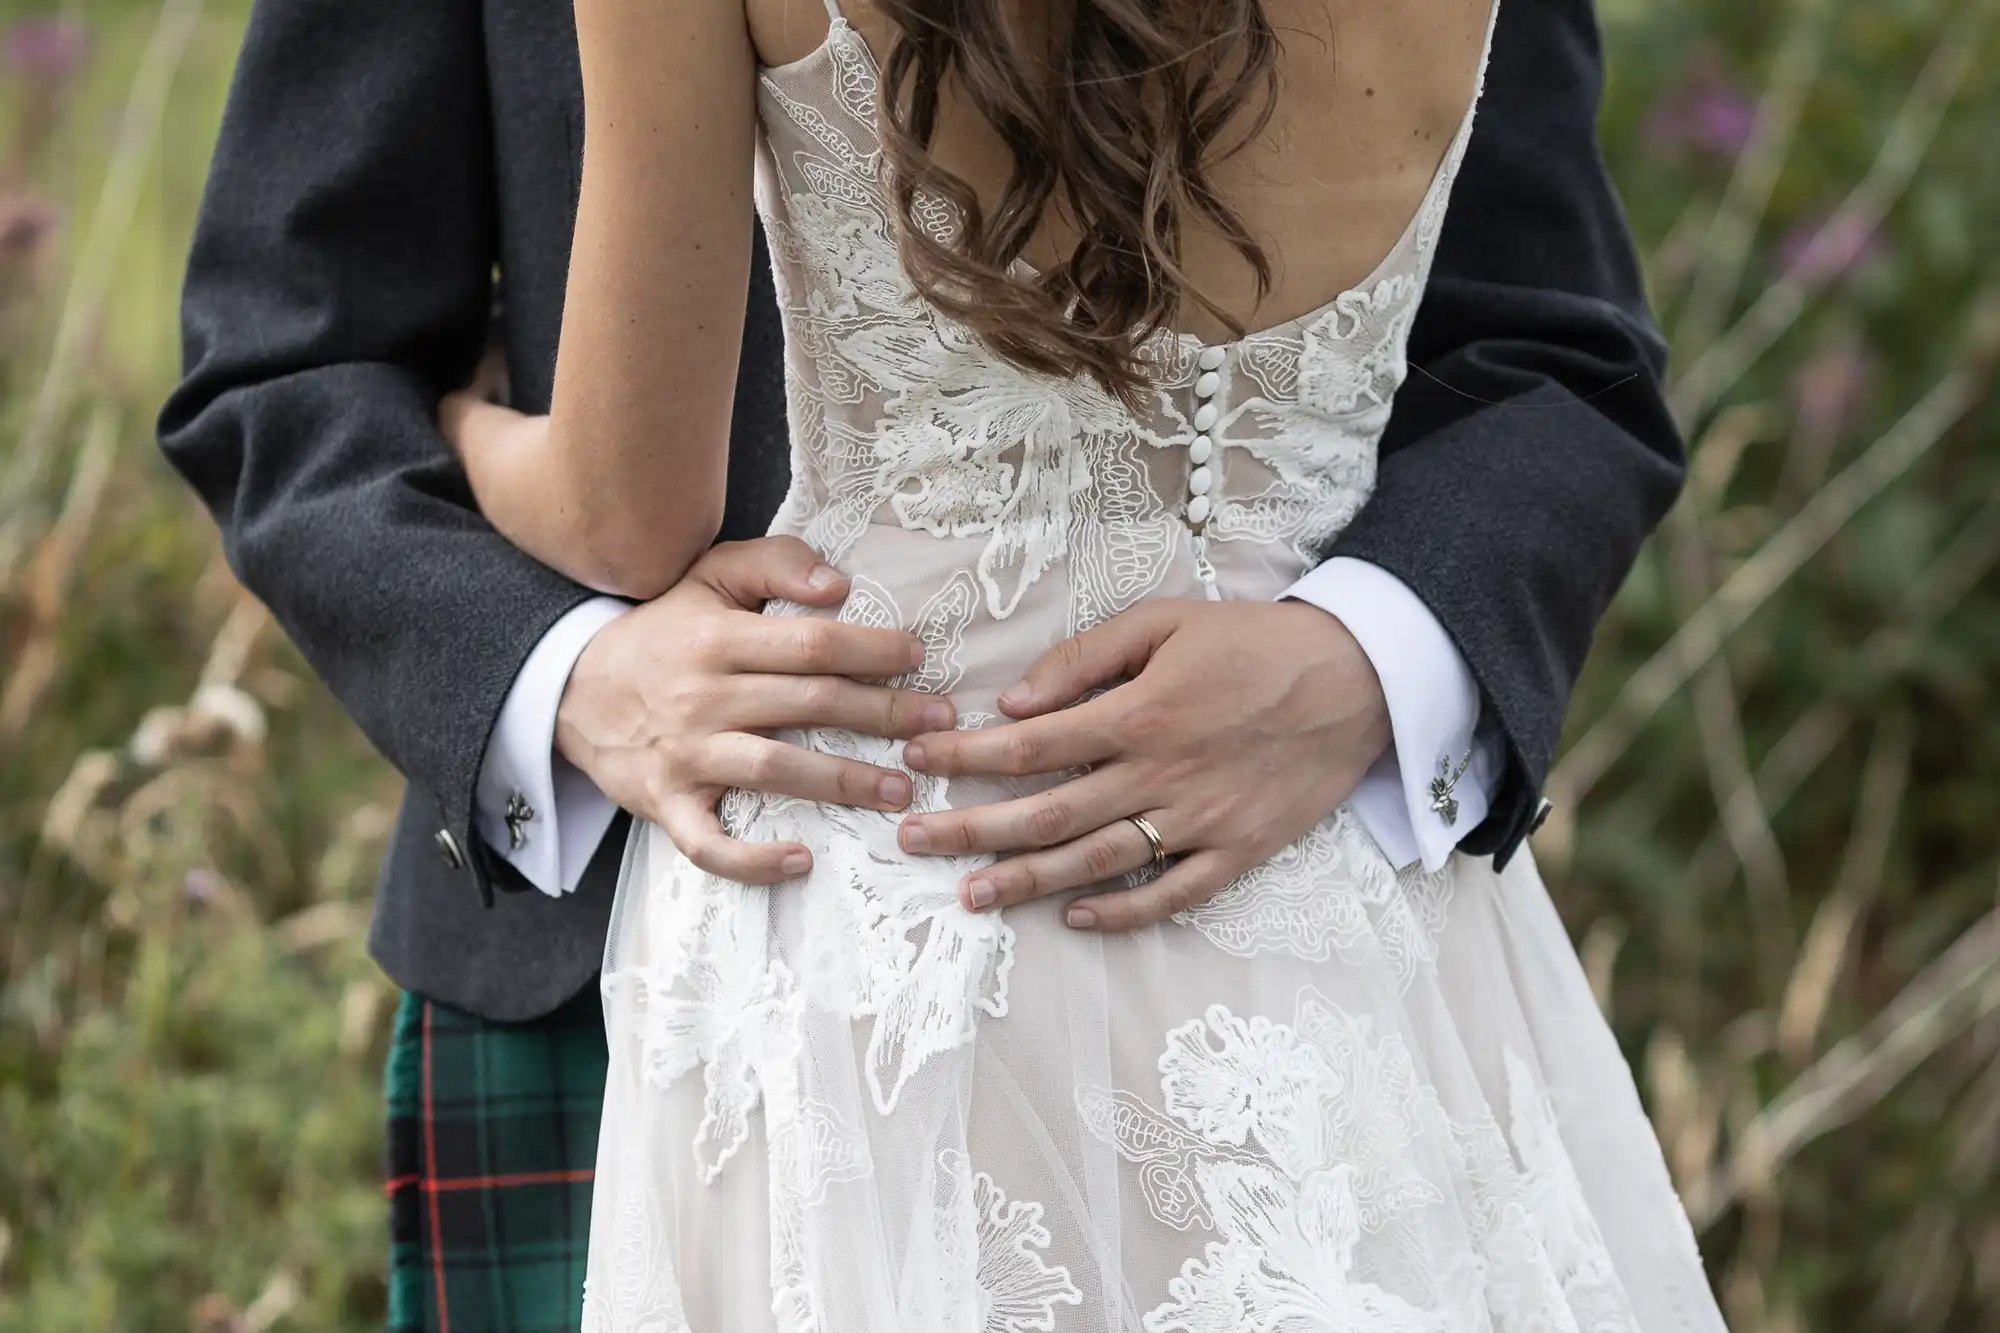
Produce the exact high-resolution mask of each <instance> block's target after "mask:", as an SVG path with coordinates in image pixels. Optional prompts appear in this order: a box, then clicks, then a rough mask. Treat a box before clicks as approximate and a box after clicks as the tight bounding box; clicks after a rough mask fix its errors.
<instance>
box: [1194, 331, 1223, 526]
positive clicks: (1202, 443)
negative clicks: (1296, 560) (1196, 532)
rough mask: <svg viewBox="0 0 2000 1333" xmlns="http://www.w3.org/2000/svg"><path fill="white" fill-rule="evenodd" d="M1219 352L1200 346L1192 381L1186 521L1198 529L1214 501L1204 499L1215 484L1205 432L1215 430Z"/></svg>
mask: <svg viewBox="0 0 2000 1333" xmlns="http://www.w3.org/2000/svg"><path fill="white" fill-rule="evenodd" d="M1222 358H1223V351H1222V349H1221V348H1220V347H1204V348H1202V349H1201V355H1200V356H1199V357H1198V358H1196V360H1195V364H1196V365H1197V366H1199V367H1201V377H1200V378H1199V379H1197V380H1196V381H1195V382H1194V402H1195V408H1194V429H1195V437H1194V440H1193V442H1191V443H1190V444H1189V445H1188V462H1189V463H1190V464H1191V465H1192V466H1191V467H1190V468H1189V470H1188V483H1187V485H1188V502H1187V521H1188V522H1189V523H1191V524H1193V525H1194V526H1195V527H1200V526H1201V525H1202V524H1204V523H1206V522H1207V521H1208V515H1209V511H1210V510H1211V509H1212V508H1214V502H1213V501H1212V500H1210V499H1209V498H1208V492H1209V488H1210V487H1212V486H1213V485H1215V473H1214V471H1213V470H1212V469H1211V468H1210V467H1209V465H1208V460H1209V459H1210V458H1211V457H1213V456H1214V454H1215V441H1214V440H1213V439H1212V438H1211V437H1210V436H1209V431H1211V430H1213V429H1214V428H1215V418H1216V407H1215V391H1216V390H1217V389H1219V388H1221V387H1222V376H1221V375H1220V374H1218V373H1217V372H1218V371H1220V370H1221V369H1222Z"/></svg>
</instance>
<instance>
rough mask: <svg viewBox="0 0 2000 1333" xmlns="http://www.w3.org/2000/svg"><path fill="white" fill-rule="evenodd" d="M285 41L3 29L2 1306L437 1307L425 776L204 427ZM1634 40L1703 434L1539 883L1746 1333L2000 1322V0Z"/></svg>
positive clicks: (1650, 176)
mask: <svg viewBox="0 0 2000 1333" xmlns="http://www.w3.org/2000/svg"><path fill="white" fill-rule="evenodd" d="M245 12H246V5H245V0H73V2H72V3H69V4H66V5H60V6H49V5H40V6H33V5H24V4H21V3H7V4H0V969H4V971H0V1331H10V1330H34V1331H35V1333H43V1331H45V1330H65V1331H66V1330H72V1329H75V1330H125V1329H131V1330H140V1331H141V1333H154V1331H155V1330H176V1329H199V1330H213V1331H215V1333H221V1331H223V1330H228V1331H229V1333H238V1331H243V1333H248V1331H249V1330H261V1329H266V1328H271V1329H299V1330H322V1329H324V1330H334V1329H340V1330H346V1329H357V1330H358V1329H363V1328H367V1327H371V1326H375V1325H379V1322H380V1317H381V1312H382V1302H383V1291H382V1271H381V1270H382V1263H383V1253H384V1244H383V1235H382V1228H383V1218H382V1214H381V1205H380V1193H379V1187H378V1185H377V1183H376V1180H377V1175H376V1173H377V1156H378V1149H377V1142H378V1133H379V1129H378V1122H379V1115H380V1106H379V1098H380V1093H379V1086H378V1070H379V1066H380V1059H381V1055H382V1042H383V1038H384V1024H385V1020H386V1015H387V1012H388V1008H389V1005H390V1002H391V1000H392V998H393V995H392V992H391V990H390V988H389V987H388V985H387V983H386V982H385V981H384V980H383V979H382V978H381V977H380V976H379V974H377V973H376V972H375V971H374V969H373V968H372V966H371V965H370V964H369V963H368V962H367V960H366V958H365V955H364V953H363V950H362V945H361V934H362V931H363V929H364V926H365V921H366V904H367V895H368V892H369V888H370V886H371V883H372V877H373V870H374V863H375V859H376V857H377V856H378V855H379V853H380V850H381V847H382V841H383V838H384V836H385V833H386V827H387V822H388V819H389V814H390V812H391V811H392V810H393V808H394V802H395V797H396V792H397V781H396V779H395V777H394V775H393V774H391V773H390V772H388V771H387V770H386V768H385V767H384V766H383V765H382V764H381V763H380V762H379V761H378V760H376V759H375V758H374V757H372V756H371V755H370V754H369V753H368V751H367V749H366V747H365V746H364V745H363V744H362V742H361V741H360V740H359V738H358V736H357V735H356V734H355V733H354V731H353V730H352V728H351V727H350V726H349V725H348V724H347V723H346V722H345V720H344V719H343V718H342V717H341V716H340V714H339V712H338V710H337V709H336V708H335V707H334V706H333V705H332V703H331V701H330V700H329V699H328V698H327V696H326V695H325V693H324V691H323V690H322V689H321V688H320V687H319V686H318V685H317V684H316V683H315V682H314V681H313V679H312V677H311V674H310V672H309V671H308V670H306V668H305V667H304V665H303V664H302V663H301V662H300V661H299V660H298V658H297V657H296V655H295V654H294V653H293V652H292V651H291V650H290V648H289V647H288V646H287V645H286V644H285V643H284V642H283V640H282V637H281V636H280V635H279V634H277V633H276V632H275V631H274V630H273V629H272V627H271V626H270V624H269V621H268V619H267V618H266V617H265V615H264V613H263V612H262V611H261V610H260V609H259V608H258V607H257V606H256V604H255V603H254V602H253V601H251V600H249V599H248V598H246V597H245V596H244V594H243V593H242V592H241V591H240V590H239V589H238V588H237V587H236V586H235V585H234V583H233V582H232V580H231V579H230V577H229V575H228V573H227V571H226V570H225V568H224V567H223V565H222V563H221V561H220V559H219V556H218V554H217V549H216V543H215V540H214V536H213V534H212V532H211V530H210V528H209V525H208V523H207V521H206V519H205V518H204V516H202V515H201V514H200V513H199V511H198V509H197V507H196V506H195V504H194V503H193V501H192V500H191V499H190V498H189V497H188V496H187V495H185V494H184V493H183V491H182V489H181V488H180V486H179V485H178V483H177V482H175V481H174V480H173V479H172V478H171V477H170V476H169V475H168V474H167V472H166V470H165V469H164V467H163V466H162V465H161V464H160V462H159V461H158V460H157V458H156V457H155V455H154V451H153V447H152V443H151V420H152V414H153V412H154V410H155V409H156V407H157V404H158V402H159V400H160V398H161V396H162V395H163V394H164V393H165V391H166V389H167V388H168V386H169V385H170V384H171V382H172V378H173V375H174V371H175V364H176V358H177V345H176V336H175V322H174V305H175V300H176V295H177V286H178V280H179V269H180V263H181V257H182V253H183V250H184V247H185V244H186V239H187V233H188V228H189V225H190V222H191V219H192V213H193V208H194V204H195V201H196V198H197V196H198V192H199V188H200V183H201V178H202V174H203V171H204V169H205V166H206V158H207V153H208V150H209V147H210V144H211V143H212V139H213V133H214V125H215V122H216V117H217V115H218V113H219V109H220V104H221V98H222V94H223V90H224V88H225V85H226V80H227V76H228V71H229V67H230V62H231V60H232V58H233V55H234V50H235V46H236V43H237V41H238V40H239V39H240V34H241V28H242V23H243V20H244V16H245ZM1600 12H1601V15H1602V18H1603V20H1604V23H1605V27H1606V35H1607V50H1608V59H1609V69H1610V74H1611V79H1610V86H1609V97H1608V102H1607V107H1606V112H1605V118H1604V138H1605V145H1606V151H1607V155H1608V157H1609V158H1610V161H1611V165H1612V168H1613V171H1614V174H1615V175H1616V176H1617V177H1618V179H1619V181H1620V184H1621V186H1622V188H1623V190H1624V192H1625V195H1626V199H1627V203H1628V206H1629V208H1630V211H1631V214H1632V220H1633V226H1634V230H1635V232H1636V233H1637V234H1638V236H1639V238H1640V241H1641V245H1642V249H1643V250H1644V252H1645V254H1646V256H1647V259H1648V272H1649V276H1650V279H1651V282H1652V284H1653V291H1654V297H1655V301H1656V304H1657V306H1658V308H1659V310H1660V314H1661V318H1662V322H1663V325H1664V327H1666V328H1667V329H1668V331H1669V333H1670V334H1671V336H1672V337H1673V340H1674V343H1675V370H1674V378H1673V384H1672V393H1673V402H1674V406H1675V410H1676V411H1677V413H1678V414H1679V415H1680V418H1681V420H1682V422H1683V424H1684V426H1685V427H1686V429H1687V430H1688V433H1689V435H1690V437H1691V438H1692V439H1693V440H1694V441H1695V454H1694V466H1693V471H1692V476H1691V479H1690V485H1689V487H1688V491H1687V495H1686V497H1685V499H1684V501H1683V503H1682V504H1681V506H1680V507H1679V508H1678V509H1677V510H1676V511H1675V513H1674V515H1673V516H1672V518H1671V519H1670V520H1669V521H1668V523H1667V524H1666V526H1665V527H1664V529H1663V531H1662V532H1661V534H1660V535H1659V537H1658V539H1657V540H1656V541H1655V542H1654V543H1653V544H1652V545H1651V546H1650V547H1649V549H1648V551H1647V553H1646V555H1645V556H1644V558H1643V559H1642V562H1641V564H1640V567H1639V569H1638V570H1637V571H1636V573H1635V574H1634V576H1633V578H1632V580H1631V581H1630V583H1629V585H1628V586H1627V587H1626V589H1625V591H1624V593H1623V594H1622V595H1621V597H1620V598H1619V600H1618V602H1617V604H1616V606H1615V607H1614V609H1613V612H1612V615H1611V617H1610V618H1609V620H1608V621H1607V623H1606V624H1605V626H1604V628H1603V631H1602V633H1601V634H1600V636H1599V644H1598V650H1597V652H1596V655H1595V656H1594V658H1593V660H1592V663H1591V667H1590V670H1589V671H1588V672H1587V673H1586V678H1585V680H1584V682H1583V684H1582V687H1581V689H1580V691H1579V696H1578V700H1577V706H1576V708H1575V710H1574V712H1573V715H1572V729H1571V736H1570V738H1569V744H1568V746H1567V747H1566V751H1565V756H1564V758H1563V760H1562V762H1561V764H1560V765H1559V767H1558V770H1557V773H1556V775H1555V777H1554V779H1553V780H1552V783H1551V794H1552V795H1554V796H1555V797H1556V799H1557V801H1558V814H1557V816H1556V817H1555V819H1553V820H1552V821H1551V822H1550V824H1549V826H1548V827H1547V828H1546V829H1545V830H1544V831H1543V833H1542V834H1541V835H1540V836H1539V837H1538V839H1537V842H1536V852H1537V856H1538V857H1539V859H1540V860H1541V862H1542V864H1543V866H1544V869H1545V871H1546V872H1547V874H1548V875H1549V877H1550V879H1551V882H1552V884H1553V885H1554V886H1555V888H1556V890H1557V893H1558V898H1559V901H1560V903H1561V905H1562V907H1563V909H1564V912H1565V916H1566V918H1567V919H1568V921H1569V922H1570V925H1571V927H1572V930H1573V931H1574V933H1575V935H1576V937H1577V939H1578V942H1579V947H1580V949H1581V951H1582V954H1583V957H1584V959H1585V963H1586V966H1587V968H1588V970H1589V971H1590V974H1591V976H1592V979H1593V983H1594V985H1595V987H1596V989H1597V992H1598V995H1599V998H1600V1002H1601V1003H1602V1004H1603V1005H1604V1006H1605V1008H1606V1010H1607V1012H1608V1013H1609V1014H1610V1016H1611V1018H1612V1020H1613V1023H1614V1025H1615V1026H1616V1028H1617V1030H1618V1031H1619V1034H1620V1036H1621V1039H1622V1040H1623V1041H1624V1042H1625V1045H1626V1049H1627V1051H1628V1053H1629V1054H1630V1055H1631V1057H1632V1059H1633V1061H1634V1065H1635V1067H1636V1068H1637V1070H1638V1071H1639V1074H1640V1079H1641V1083H1642V1086H1643V1087H1644V1089H1645V1091H1646V1093H1647V1096H1648V1101H1649V1105H1650V1107H1651V1110H1652V1113H1653V1116H1654V1120H1655V1123H1656V1125H1657V1126H1658V1128H1659V1129H1660V1131H1661V1135H1662V1139H1663V1141H1664V1143H1665V1145H1666V1148H1667V1152H1668V1157H1669V1160H1670V1163H1671V1165H1672V1167H1673V1169H1674V1172H1675V1175H1676V1178H1677V1180H1678V1182H1679V1184H1680V1185H1681V1188H1682V1189H1683V1191H1684V1192H1685V1195H1686V1197H1687V1200H1688V1203H1689V1207H1690V1211H1691V1212H1692V1213H1693V1214H1694V1216H1695V1219H1696V1222H1697V1225H1698V1228H1699V1229H1700V1231H1701V1233H1702V1240H1703V1246H1704V1250H1705V1252H1706V1254H1707V1256H1708V1259H1709V1261H1710V1267H1711V1271H1712V1273H1713V1274H1714V1276H1715V1279H1716V1281H1717V1284H1718V1288H1719V1290H1720V1291H1721V1292H1722V1295H1723V1298H1724V1301H1725V1304H1726V1306H1727V1309H1728V1312H1729V1315H1730V1318H1731V1321H1732V1326H1733V1327H1734V1328H1736V1329H1737V1330H1739V1333H1749V1331H1751V1330H1772V1331H1773V1333H1791V1331H1793V1330H1798V1331H1800V1333H1803V1331H1804V1330H1818V1331H1821V1333H1850V1331H1851V1330H1870V1329H1895V1330H1898V1331H1899V1333H1903V1331H1910V1333H1932V1331H1937V1333H1942V1331H1945V1330H1967V1331H1968V1333H1969V1331H1970V1330H1975V1329H1988V1328H1993V1327H1996V1326H2000V1185H1996V1181H2000V1175H1996V1158H2000V915H1996V912H1997V911H2000V832H1996V827H2000V725H1996V723H1995V720H1994V718H1995V713H1996V702H1997V701H1996V698H1995V694H1996V683H1997V682H2000V578H1996V577H1995V574H1994V570H1995V566H1996V564H2000V447H1996V442H1995V434H1996V426H2000V411H1996V407H1995V401H1994V394H1993V380H1992V372H1993V360H1994V356H1995V354H1996V352H2000V266H1996V265H1995V264H1994V263H1993V261H1992V260H1991V259H1990V258H1989V257H1988V253H1987V250H1988V247H1990V246H1991V244H1992V241H1993V238H1994V237H1996V236H2000V158H1996V156H1995V155H1994V152H1993V150H1992V148H1991V147H1990V143H1989V138H1988V136H1989V135H1990V133H1991V127H1992V126H1993V125H1995V124H2000V74H1996V72H1995V71H1996V70H2000V59H1996V57H2000V0H1771V3H1768V4H1763V5H1743V4H1740V3H1727V2H1725V0H1600Z"/></svg>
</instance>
